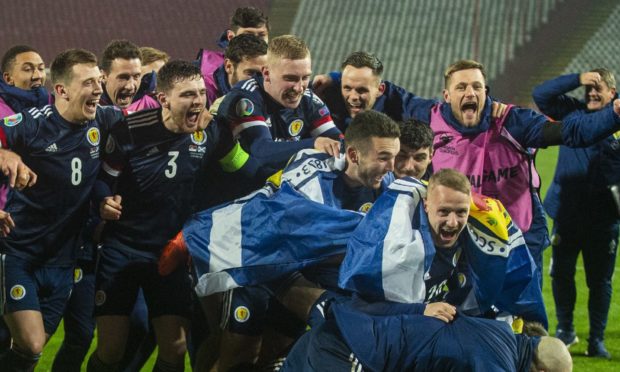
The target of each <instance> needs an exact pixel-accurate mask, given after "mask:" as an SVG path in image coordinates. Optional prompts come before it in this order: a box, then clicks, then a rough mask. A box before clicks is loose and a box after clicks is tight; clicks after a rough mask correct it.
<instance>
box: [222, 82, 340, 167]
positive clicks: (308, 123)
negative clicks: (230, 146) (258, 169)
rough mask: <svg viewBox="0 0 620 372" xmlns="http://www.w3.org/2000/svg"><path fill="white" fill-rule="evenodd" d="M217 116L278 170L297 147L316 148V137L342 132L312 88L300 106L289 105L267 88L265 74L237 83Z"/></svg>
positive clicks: (260, 158) (246, 146)
mask: <svg viewBox="0 0 620 372" xmlns="http://www.w3.org/2000/svg"><path fill="white" fill-rule="evenodd" d="M217 116H218V117H219V118H220V119H221V120H223V121H224V122H225V123H226V124H227V125H229V126H230V129H231V130H232V132H233V135H234V136H235V137H237V138H239V142H240V143H241V145H242V146H243V148H244V149H245V150H246V151H247V152H249V153H250V154H251V155H252V156H254V157H256V158H257V159H258V161H259V163H260V164H263V165H266V166H269V167H271V168H272V169H274V171H275V170H279V169H282V168H284V166H285V165H286V162H287V161H288V160H289V159H290V157H291V156H293V154H295V153H296V152H297V151H299V150H302V149H306V148H312V147H313V146H314V138H315V137H318V136H325V137H332V138H335V139H337V138H339V137H340V136H341V133H340V131H339V130H338V128H336V126H335V124H334V122H333V120H332V118H331V115H330V112H329V109H328V108H327V106H326V105H325V104H324V103H323V102H322V101H321V99H320V98H318V97H317V96H316V95H314V93H312V91H310V90H309V89H308V90H306V92H305V93H304V95H303V97H302V99H301V103H300V104H299V106H298V107H297V108H295V109H289V108H285V107H283V106H282V105H280V104H279V103H277V102H276V101H275V100H274V99H273V98H271V96H269V94H267V93H266V92H265V90H264V85H263V78H262V76H256V77H254V78H252V79H249V80H244V81H241V82H239V83H238V84H236V85H235V86H234V87H233V89H232V90H231V91H230V92H229V93H228V94H227V95H226V96H225V97H224V100H223V101H222V103H221V104H220V106H219V108H218V111H217ZM274 142H288V143H277V144H276V143H274Z"/></svg>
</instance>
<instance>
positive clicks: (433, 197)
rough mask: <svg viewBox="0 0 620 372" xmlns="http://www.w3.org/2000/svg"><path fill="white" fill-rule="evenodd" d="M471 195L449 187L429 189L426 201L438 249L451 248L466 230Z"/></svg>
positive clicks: (425, 207) (425, 204) (441, 186)
mask: <svg viewBox="0 0 620 372" xmlns="http://www.w3.org/2000/svg"><path fill="white" fill-rule="evenodd" d="M470 199H471V197H470V195H468V194H466V193H464V192H461V191H457V190H455V189H452V188H450V187H447V186H443V185H434V186H433V187H429V189H428V193H427V195H426V200H425V201H424V209H425V210H426V213H427V214H428V222H429V225H430V227H431V236H432V237H433V242H434V243H435V247H437V248H451V247H453V246H454V244H456V241H457V239H458V237H459V234H460V233H461V231H463V229H464V228H465V225H466V223H467V217H468V216H469V206H470Z"/></svg>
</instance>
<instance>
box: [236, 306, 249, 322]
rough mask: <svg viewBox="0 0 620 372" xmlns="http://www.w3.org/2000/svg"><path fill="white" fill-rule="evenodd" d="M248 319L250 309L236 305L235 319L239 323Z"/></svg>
mask: <svg viewBox="0 0 620 372" xmlns="http://www.w3.org/2000/svg"><path fill="white" fill-rule="evenodd" d="M248 319H250V309H248V308H247V307H245V306H238V307H237V308H236V309H235V320H236V321H238V322H239V323H245V322H247V321H248Z"/></svg>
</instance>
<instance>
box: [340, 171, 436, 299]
mask: <svg viewBox="0 0 620 372" xmlns="http://www.w3.org/2000/svg"><path fill="white" fill-rule="evenodd" d="M425 197H426V186H424V185H423V184H422V183H420V182H419V181H417V180H415V179H413V178H406V179H400V180H396V181H394V182H393V183H392V184H391V185H390V186H389V187H388V190H387V191H386V192H384V193H383V194H382V195H381V196H380V197H379V199H377V201H375V204H374V205H373V207H372V208H371V209H370V211H369V212H368V214H367V215H366V218H364V220H363V221H362V222H361V223H360V225H359V226H358V228H357V229H356V230H355V232H354V233H353V236H352V237H351V239H350V241H349V245H348V247H347V253H346V256H345V259H344V261H343V262H342V265H341V266H340V279H339V283H338V285H339V286H340V287H341V288H343V289H348V290H351V291H353V292H358V293H361V294H363V295H364V297H365V298H366V299H368V300H371V301H383V300H389V301H396V302H408V303H421V302H423V301H424V297H425V294H426V287H425V285H424V274H425V273H426V272H428V270H429V269H430V267H431V263H432V261H433V256H434V255H435V247H434V245H433V239H432V237H431V235H430V227H429V226H428V220H427V218H426V212H425V211H424V207H423V203H422V200H423V199H424V198H425Z"/></svg>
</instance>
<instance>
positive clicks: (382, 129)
mask: <svg viewBox="0 0 620 372" xmlns="http://www.w3.org/2000/svg"><path fill="white" fill-rule="evenodd" d="M371 137H378V138H398V137H400V130H399V129H398V124H396V122H395V121H394V120H392V119H391V118H390V117H389V116H387V115H386V114H384V113H381V112H378V111H374V110H367V111H362V112H360V113H359V114H357V115H355V117H354V118H353V120H351V123H350V124H349V126H348V127H347V130H346V132H345V134H344V142H345V144H346V145H347V146H353V147H356V148H358V149H359V150H360V151H362V152H364V151H366V149H367V148H368V145H369V141H370V138H371Z"/></svg>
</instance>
